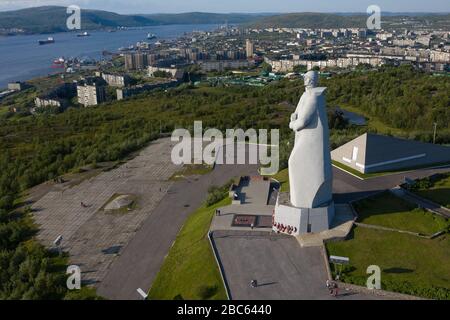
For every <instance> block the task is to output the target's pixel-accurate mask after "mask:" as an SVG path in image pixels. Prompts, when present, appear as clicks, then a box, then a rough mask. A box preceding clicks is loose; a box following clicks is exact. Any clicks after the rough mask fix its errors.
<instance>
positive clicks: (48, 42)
mask: <svg viewBox="0 0 450 320" xmlns="http://www.w3.org/2000/svg"><path fill="white" fill-rule="evenodd" d="M51 43H55V39H53V38H52V37H48V38H47V39H46V40H39V45H41V46H42V45H44V44H51Z"/></svg>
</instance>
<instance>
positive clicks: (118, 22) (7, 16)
mask: <svg viewBox="0 0 450 320" xmlns="http://www.w3.org/2000/svg"><path fill="white" fill-rule="evenodd" d="M67 17H68V15H67V14H66V8H65V7H58V6H45V7H37V8H28V9H22V10H16V11H6V12H0V32H1V30H2V29H4V30H5V29H6V30H8V29H12V28H17V29H23V30H24V32H25V33H28V34H31V33H53V32H64V31H67V27H66V20H67ZM258 18H261V15H252V14H217V13H202V12H191V13H180V14H149V15H121V14H117V13H113V12H108V11H100V10H82V12H81V19H82V20H81V21H82V29H84V30H95V29H102V28H115V27H120V26H122V27H144V26H153V25H169V24H219V23H225V22H228V23H243V22H250V21H253V20H256V19H258Z"/></svg>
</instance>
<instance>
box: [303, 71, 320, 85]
mask: <svg viewBox="0 0 450 320" xmlns="http://www.w3.org/2000/svg"><path fill="white" fill-rule="evenodd" d="M303 79H304V80H305V87H306V88H307V89H309V88H315V87H317V85H318V84H319V74H318V72H317V71H308V72H307V73H305V75H304V76H303Z"/></svg>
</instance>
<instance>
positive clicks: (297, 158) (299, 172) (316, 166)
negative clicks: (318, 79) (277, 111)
mask: <svg viewBox="0 0 450 320" xmlns="http://www.w3.org/2000/svg"><path fill="white" fill-rule="evenodd" d="M325 90H326V88H311V89H308V90H307V91H305V93H304V94H303V95H302V97H301V98H300V102H299V103H298V106H297V109H296V112H295V113H296V120H294V121H292V122H291V124H290V127H291V129H293V130H294V131H295V145H294V148H293V150H292V153H291V156H290V158H289V181H290V200H291V204H292V205H293V206H295V207H298V208H318V207H321V206H325V205H328V204H329V203H330V202H331V201H332V198H333V195H332V167H331V154H330V142H329V129H328V120H327V112H326V102H325Z"/></svg>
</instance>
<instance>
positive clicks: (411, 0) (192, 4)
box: [0, 0, 450, 13]
mask: <svg viewBox="0 0 450 320" xmlns="http://www.w3.org/2000/svg"><path fill="white" fill-rule="evenodd" d="M71 4H76V5H79V6H80V7H82V8H89V9H102V10H108V11H114V12H119V13H161V12H189V11H202V12H302V11H312V12H365V11H366V8H367V7H368V6H369V5H372V4H376V5H379V6H380V7H381V9H382V11H392V12H418V11H422V12H424V11H425V12H450V1H449V0H426V1H425V0H311V1H304V0H0V11H5V10H13V9H19V8H27V7H33V6H41V5H67V6H68V5H71Z"/></svg>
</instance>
